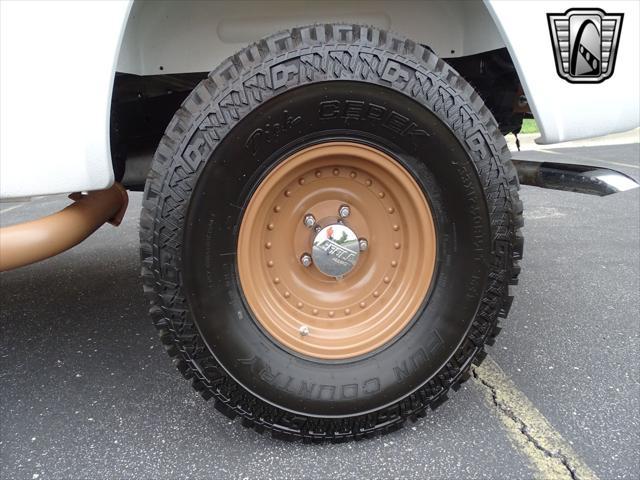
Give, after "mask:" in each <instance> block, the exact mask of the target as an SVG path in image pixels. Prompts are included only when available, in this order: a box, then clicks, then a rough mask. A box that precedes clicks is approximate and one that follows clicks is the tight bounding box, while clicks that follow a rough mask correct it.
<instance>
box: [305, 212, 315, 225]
mask: <svg viewBox="0 0 640 480" xmlns="http://www.w3.org/2000/svg"><path fill="white" fill-rule="evenodd" d="M315 224H316V219H315V217H314V216H313V215H311V214H310V213H308V214H306V215H305V216H304V226H305V227H307V228H313V226H314V225H315Z"/></svg>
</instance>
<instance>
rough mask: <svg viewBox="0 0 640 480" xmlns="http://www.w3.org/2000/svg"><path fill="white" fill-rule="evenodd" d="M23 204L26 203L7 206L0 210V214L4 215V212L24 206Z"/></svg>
mask: <svg viewBox="0 0 640 480" xmlns="http://www.w3.org/2000/svg"><path fill="white" fill-rule="evenodd" d="M23 206H24V203H20V204H18V205H14V206H13V207H7V208H5V209H3V210H0V215H2V214H3V213H7V212H10V211H11V210H15V209H16V208H20V207H23Z"/></svg>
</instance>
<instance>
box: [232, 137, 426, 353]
mask: <svg viewBox="0 0 640 480" xmlns="http://www.w3.org/2000/svg"><path fill="white" fill-rule="evenodd" d="M344 206H348V212H345V211H343V212H342V213H348V216H346V217H345V218H342V217H341V216H340V209H341V207H344ZM308 215H312V216H313V217H314V219H315V221H316V223H315V225H314V226H313V227H311V226H310V225H305V217H307V216H308ZM342 225H344V226H346V227H347V229H346V230H347V231H350V232H353V233H355V234H356V235H357V237H358V238H359V239H366V244H365V245H362V246H363V247H366V249H364V251H358V252H357V253H356V254H354V255H351V256H352V257H353V256H357V259H356V260H355V264H354V265H353V266H352V267H351V265H349V267H351V268H352V269H351V270H350V271H349V272H348V273H345V274H344V275H342V276H340V275H330V274H327V272H324V273H323V271H321V270H320V268H318V266H316V265H315V263H314V262H312V263H311V264H310V265H308V266H305V265H303V262H301V258H302V256H303V255H304V254H305V253H308V254H311V251H312V246H313V241H314V237H316V236H317V235H318V231H319V230H321V229H323V228H324V229H325V230H327V227H329V226H334V227H336V228H335V229H336V230H337V229H339V228H340V226H342ZM310 227H311V228H310ZM329 232H331V230H329ZM342 237H344V238H346V235H344V234H343V236H342ZM323 238H324V237H323ZM329 238H330V239H331V240H334V239H333V237H329ZM338 241H339V240H338ZM338 241H336V242H338ZM336 242H331V243H332V246H331V249H332V250H333V249H335V250H337V256H340V254H341V252H342V253H344V255H350V253H349V251H353V250H354V249H353V248H346V249H344V250H343V249H341V248H338V247H336V246H335V245H336ZM316 243H318V242H316ZM356 248H357V247H356ZM345 250H346V251H345ZM237 253H238V268H239V276H240V284H241V286H242V290H243V292H244V295H245V298H246V301H247V303H248V306H249V307H250V309H251V311H252V312H253V314H254V315H255V318H256V319H257V320H258V322H259V323H260V324H261V325H262V326H263V327H264V329H265V330H266V331H267V332H269V334H271V336H272V337H273V338H274V339H276V340H277V341H278V342H279V343H280V344H282V345H284V346H285V347H287V348H289V349H291V350H294V351H296V352H298V353H301V354H304V355H308V356H310V357H317V358H323V359H344V358H350V357H355V356H358V355H362V354H365V353H368V352H371V351H372V350H374V349H376V348H378V347H381V346H383V345H384V344H386V343H387V342H389V341H390V340H391V339H392V338H394V337H395V336H396V335H397V334H398V333H400V332H401V331H402V329H403V328H404V327H405V326H406V325H407V324H408V323H409V322H410V321H411V319H412V318H413V316H414V315H415V314H416V312H417V311H418V308H419V307H420V305H421V304H422V302H423V301H424V299H425V296H426V294H427V291H428V289H429V285H430V283H431V279H432V277H433V271H434V266H435V258H436V237H435V228H434V222H433V218H432V215H431V211H430V209H429V205H428V204H427V201H426V199H425V197H424V194H423V193H422V191H421V189H420V187H419V186H418V184H417V183H416V181H415V180H414V179H413V178H412V176H411V175H410V174H409V172H407V171H406V170H405V169H404V167H402V166H401V165H400V164H399V163H398V162H397V161H396V160H394V159H393V158H391V157H390V156H389V155H387V154H385V153H384V152H382V151H380V150H378V149H376V148H373V147H369V146H366V145H362V144H358V143H351V142H328V143H323V144H319V145H314V146H312V147H309V148H306V149H304V150H302V151H299V152H297V153H295V154H293V155H291V156H290V157H288V158H287V159H285V160H284V161H282V162H281V163H280V164H279V165H278V166H277V167H276V168H274V169H273V170H272V171H271V172H270V173H269V174H268V175H267V176H266V178H264V179H263V181H262V182H261V183H260V185H259V186H258V188H257V189H256V191H255V192H254V194H253V196H252V198H251V200H250V202H249V205H248V207H247V209H246V211H245V214H244V217H243V220H242V224H241V228H240V234H239V241H238V252H237ZM332 253H333V254H334V256H336V255H335V254H336V252H335V251H334V252H332ZM332 258H333V257H332ZM337 261H338V262H340V261H341V259H340V258H338V260H337ZM325 270H326V269H325Z"/></svg>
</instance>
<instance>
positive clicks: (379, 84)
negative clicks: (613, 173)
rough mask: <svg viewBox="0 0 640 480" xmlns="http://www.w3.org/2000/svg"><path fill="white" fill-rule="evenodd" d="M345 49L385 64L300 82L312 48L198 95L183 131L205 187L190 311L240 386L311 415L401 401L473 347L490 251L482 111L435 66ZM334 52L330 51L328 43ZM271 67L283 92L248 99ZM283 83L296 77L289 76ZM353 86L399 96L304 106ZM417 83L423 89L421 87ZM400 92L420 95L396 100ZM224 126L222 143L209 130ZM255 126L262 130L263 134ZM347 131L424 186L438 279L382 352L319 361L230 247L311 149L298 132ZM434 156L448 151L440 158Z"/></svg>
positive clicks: (191, 252)
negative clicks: (292, 346)
mask: <svg viewBox="0 0 640 480" xmlns="http://www.w3.org/2000/svg"><path fill="white" fill-rule="evenodd" d="M325 50H327V47H325ZM343 51H344V52H347V53H349V54H350V55H351V56H353V55H355V54H360V58H362V53H367V54H371V55H373V54H374V53H375V55H377V57H378V58H379V59H380V62H381V63H380V67H379V69H378V70H377V72H380V73H379V74H377V73H376V72H374V71H371V72H370V73H369V75H368V76H367V77H366V78H362V76H361V75H358V74H357V69H355V70H353V69H349V68H343V69H342V70H340V72H339V74H338V75H336V72H335V70H333V71H331V70H330V69H329V70H328V72H326V73H324V74H322V73H321V72H316V74H315V75H314V77H313V79H312V80H310V81H309V80H307V81H304V82H301V80H300V77H301V76H302V75H300V73H299V74H298V75H292V74H291V72H292V71H294V70H293V69H294V67H295V66H296V65H297V66H298V72H300V71H301V68H302V65H304V61H303V60H301V56H302V55H303V53H300V55H298V56H297V57H296V56H295V55H294V54H291V53H290V54H289V57H288V59H287V61H286V62H282V63H280V64H275V63H274V62H271V63H269V62H267V63H266V64H265V66H264V68H263V69H257V68H256V69H255V70H252V71H251V72H250V73H249V74H247V75H246V76H245V77H243V78H238V79H237V80H236V81H235V82H234V83H233V84H232V85H231V86H230V87H228V88H227V90H226V91H223V92H219V94H218V95H217V96H216V97H215V98H216V100H215V101H212V99H207V98H206V95H200V97H201V98H200V101H201V103H200V104H199V105H197V106H198V108H199V112H198V115H197V119H196V120H195V121H194V122H193V123H192V124H191V125H190V126H189V129H188V131H187V132H185V135H184V141H183V143H182V144H181V147H180V151H181V154H180V158H181V159H182V160H183V161H184V162H186V163H187V164H188V165H191V166H193V167H194V168H193V173H192V174H191V175H190V178H189V180H190V182H191V183H192V184H194V185H195V187H194V191H193V192H192V193H191V196H190V199H189V211H188V216H187V219H186V222H185V225H183V226H182V228H183V232H184V238H183V241H184V247H183V255H182V258H183V261H182V265H183V273H182V275H183V280H184V282H185V294H186V296H187V299H188V301H189V306H190V311H191V314H192V315H193V320H194V321H195V323H196V324H197V326H198V329H199V331H200V333H201V335H202V337H203V339H204V341H205V343H206V344H207V345H208V347H209V350H210V352H211V354H212V355H213V356H214V357H215V359H216V360H217V362H218V363H219V364H220V365H221V366H222V367H223V368H224V369H225V371H226V372H227V373H228V374H229V375H230V376H231V377H232V378H233V379H234V380H235V381H237V382H238V383H239V384H240V385H242V386H243V387H244V388H245V389H246V390H248V391H249V392H250V393H251V394H252V395H254V396H255V397H258V398H260V399H262V400H264V401H266V402H268V403H270V404H272V405H275V406H277V407H278V408H282V409H284V410H288V411H293V412H297V413H300V414H303V415H307V416H322V417H332V416H351V415H359V414H363V413H367V412H370V411H374V410H376V409H380V408H383V407H384V406H386V405H389V404H392V403H394V402H397V401H399V400H400V399H402V398H405V397H406V396H408V395H410V394H411V393H412V392H415V391H416V390H418V389H419V388H421V387H423V386H424V385H425V384H426V383H427V382H429V381H430V380H433V379H434V377H435V376H436V374H438V372H440V371H441V370H442V368H443V366H445V365H446V364H447V362H449V361H450V359H451V357H452V356H453V355H454V353H455V352H456V351H459V350H460V349H461V348H462V347H463V345H462V344H463V341H464V340H465V338H466V336H467V332H468V331H469V329H470V327H471V325H472V323H473V321H474V318H475V317H476V313H477V310H478V307H479V305H480V303H481V300H482V297H483V292H484V290H485V287H486V281H487V278H488V276H489V272H490V263H491V261H490V253H491V251H492V250H493V248H492V245H491V238H492V234H491V219H490V216H489V214H488V210H487V205H486V201H485V195H484V191H483V188H482V179H481V177H480V176H479V175H478V164H480V163H481V160H482V156H483V153H484V152H485V150H483V149H489V148H490V147H489V146H488V142H486V138H487V135H486V132H484V131H483V129H484V127H483V126H482V125H481V123H480V122H474V121H473V118H474V116H475V113H474V112H473V110H472V108H471V107H470V106H469V105H468V104H466V103H465V102H463V101H462V98H461V97H456V95H455V90H454V89H453V88H452V87H451V86H450V85H449V84H448V83H446V82H444V81H443V80H442V79H441V78H440V77H438V76H437V75H435V74H433V73H432V72H430V71H429V70H428V69H426V68H424V66H420V65H416V64H409V63H410V62H406V61H404V62H403V61H402V60H401V59H398V58H397V57H395V58H393V59H391V58H389V57H390V56H389V55H388V54H386V53H381V52H380V51H377V52H373V49H371V48H370V47H367V46H364V45H363V46H358V47H357V48H356V47H354V46H351V47H348V48H347V47H345V49H344V50H343ZM334 52H335V50H334ZM323 53H324V55H325V56H326V57H327V58H332V57H331V55H330V54H329V53H328V52H327V51H325V52H323ZM296 62H297V63H296ZM383 65H384V66H383ZM282 72H285V74H284V77H283V73H282ZM409 73H411V75H409ZM260 74H262V75H267V77H266V78H271V87H272V88H270V89H269V91H268V92H265V93H264V94H263V96H262V98H261V99H260V101H258V100H257V99H256V98H255V97H252V96H251V95H249V94H247V88H246V85H247V84H249V83H251V79H252V78H253V79H255V78H257V77H258V76H259V75H260ZM420 75H424V78H425V79H429V82H430V85H431V87H430V89H431V90H432V92H431V95H430V96H428V95H427V94H426V91H425V89H424V88H423V89H421V90H419V91H418V90H412V89H410V88H408V86H407V82H406V81H404V80H403V79H404V78H406V77H408V76H409V77H411V76H412V77H413V78H419V76H420ZM279 78H280V79H281V78H285V79H286V81H285V82H284V83H283V84H279V83H278V82H277V81H276V80H277V79H279ZM354 81H355V82H359V84H361V85H363V86H372V87H375V88H380V89H382V90H384V89H386V90H388V91H389V92H393V94H391V93H389V94H388V95H377V96H373V95H369V96H367V94H365V93H364V92H363V90H364V89H358V88H351V89H349V88H345V89H344V92H343V93H344V95H342V96H341V98H336V95H337V94H336V92H335V91H332V92H329V93H328V94H327V95H326V99H325V100H323V101H325V102H338V103H337V104H336V103H334V104H333V105H334V106H335V105H338V107H337V108H338V111H339V112H342V113H343V114H340V115H336V116H334V117H333V118H321V117H322V112H323V111H324V113H327V109H333V110H335V109H334V108H333V107H325V108H324V110H323V107H322V106H320V105H317V106H316V108H302V109H301V108H300V101H299V99H300V98H304V97H305V95H304V94H302V93H303V92H302V90H303V89H305V88H307V87H309V86H311V87H310V88H319V89H322V88H323V84H325V82H326V84H328V85H337V84H340V83H341V82H344V86H345V87H347V83H348V82H354ZM425 81H426V80H425ZM301 85H305V86H301ZM349 85H350V86H351V87H353V84H351V83H349ZM243 87H244V88H243ZM425 88H426V87H425ZM382 90H381V91H382ZM242 91H243V92H244V94H241V93H240V92H242ZM414 91H415V92H418V93H421V95H420V94H416V95H411V93H412V92H414ZM291 92H293V94H292V95H291V96H290V98H288V97H287V93H291ZM234 93H235V96H234ZM267 94H270V96H268V95H267ZM310 96H312V97H313V95H310ZM397 96H400V97H397ZM202 97H204V98H202ZM272 97H275V98H273V99H272V100H271V98H272ZM396 98H405V99H407V100H409V102H408V103H402V102H396V100H395V99H396ZM192 100H193V99H192ZM316 100H317V99H316ZM347 100H349V101H353V102H365V103H367V102H368V103H369V104H372V103H375V104H376V105H379V106H382V107H383V108H385V109H386V114H385V115H387V117H385V118H386V123H385V121H384V120H383V121H380V122H378V123H377V124H376V123H375V122H372V121H371V119H368V120H366V121H361V122H359V121H358V120H357V119H353V118H352V119H346V117H345V115H344V112H345V111H346V110H345V108H346V107H344V105H345V101H347ZM400 103H402V105H400ZM316 104H317V102H316ZM448 104H450V105H448ZM329 105H331V104H329ZM340 105H342V106H340ZM195 106H196V105H192V108H193V107H195ZM445 107H448V108H447V109H446V110H449V111H451V110H452V109H457V110H458V114H457V115H455V117H454V118H452V116H451V115H443V108H445ZM434 112H435V113H434ZM394 113H395V114H396V116H395V117H394V116H393V114H394ZM464 113H466V114H467V117H466V120H465V117H464ZM418 117H420V118H419V119H418ZM407 119H408V120H407ZM321 121H322V122H324V124H325V132H324V133H328V134H327V135H325V136H324V137H318V136H317V134H316V133H317V129H315V126H316V125H317V124H318V123H319V122H321ZM465 121H466V123H467V125H465ZM394 122H395V123H394ZM456 122H457V123H458V125H456ZM216 124H217V125H218V126H217V127H216V126H215V125H216ZM412 124H415V125H416V126H415V127H413V128H414V131H415V130H421V131H424V132H426V133H427V134H428V135H424V136H423V135H410V136H407V135H406V131H407V130H406V129H407V128H408V126H411V125H412ZM456 126H457V130H456ZM213 131H215V136H216V137H218V138H219V139H218V140H216V139H215V138H214V137H212V136H211V132H213ZM258 131H262V132H263V133H261V134H258V135H257V137H256V133H255V132H258ZM314 132H316V133H314ZM403 132H405V134H404V135H403ZM461 134H462V138H464V139H465V140H464V141H461V138H460V136H461ZM252 135H253V137H252ZM314 135H316V138H314ZM340 135H348V136H349V138H352V139H353V138H355V139H357V140H359V141H362V142H367V141H372V142H373V143H376V142H381V143H383V144H384V147H386V148H387V149H388V150H393V151H392V152H390V153H392V154H393V155H394V156H395V158H397V159H398V160H399V161H400V162H401V163H402V164H403V165H404V166H405V167H407V168H408V170H409V171H411V173H412V174H413V175H414V178H416V180H417V181H418V183H419V184H420V185H421V186H422V187H423V188H424V190H425V192H426V195H427V197H428V200H429V203H430V205H431V209H432V211H433V212H434V216H435V221H436V229H437V232H438V257H437V265H436V271H437V274H436V277H434V281H433V285H432V289H431V291H430V294H429V295H428V298H427V299H425V302H424V304H423V306H422V307H421V309H420V312H419V314H418V315H417V316H416V318H415V319H414V321H413V322H412V323H411V324H410V325H409V326H408V327H407V328H406V329H405V331H403V332H402V333H401V334H400V335H399V336H398V337H396V339H395V340H394V342H392V344H390V345H387V346H386V347H385V348H383V349H380V350H379V351H377V352H376V354H375V356H365V357H364V358H361V359H354V360H353V361H348V362H344V361H343V362H320V361H317V360H312V359H308V358H303V357H301V356H298V355H292V354H291V352H288V351H286V350H285V349H284V348H282V347H281V346H279V345H278V344H276V343H275V342H274V341H273V340H272V339H271V338H270V337H269V336H268V335H266V334H265V333H264V331H263V330H262V329H261V328H260V327H259V324H258V322H257V321H255V319H254V318H253V316H252V314H251V311H250V309H248V308H247V305H246V302H245V301H244V298H243V295H242V289H241V287H240V286H239V282H238V276H237V268H236V262H235V256H234V255H220V253H228V252H235V242H236V240H237V235H238V231H239V226H240V222H241V220H242V213H243V210H244V207H245V206H246V203H247V201H248V199H249V198H250V194H251V191H252V190H253V188H255V185H256V183H257V181H259V179H260V178H261V177H263V176H264V175H265V174H266V173H267V172H268V171H269V170H270V169H271V168H273V166H274V165H276V164H277V163H278V161H280V159H281V158H283V156H286V154H287V153H290V152H291V151H294V150H295V149H296V148H300V147H301V145H300V144H299V140H300V138H301V137H308V140H311V141H318V140H320V139H322V138H336V137H337V138H344V137H340ZM252 138H253V141H252V140H251V139H252ZM256 138H258V139H260V140H259V141H257V140H256ZM469 139H471V140H469ZM485 143H486V145H485ZM378 144H379V143H378ZM231 145H235V147H232V146H231ZM479 147H482V148H479ZM234 149H236V151H235V152H232V150H234ZM238 149H239V150H240V151H237V150H238ZM434 151H435V152H436V153H438V152H439V153H442V152H449V153H448V155H442V154H440V155H434V154H433V152H434ZM486 151H487V152H488V151H489V150H486ZM425 152H431V153H432V154H431V155H428V154H425ZM229 153H235V154H233V155H229ZM452 159H453V161H452ZM196 179H197V184H196V183H195V180H196ZM212 192H215V194H213V193H212ZM221 206H223V207H222V208H221Z"/></svg>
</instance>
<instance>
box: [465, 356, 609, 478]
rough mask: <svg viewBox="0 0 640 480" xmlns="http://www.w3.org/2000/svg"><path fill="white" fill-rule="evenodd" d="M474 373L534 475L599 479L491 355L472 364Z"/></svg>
mask: <svg viewBox="0 0 640 480" xmlns="http://www.w3.org/2000/svg"><path fill="white" fill-rule="evenodd" d="M473 376H474V378H475V380H476V384H477V385H479V386H480V387H481V388H482V390H483V392H484V396H485V400H486V401H487V404H488V405H489V406H490V407H491V409H493V410H495V411H496V412H497V414H498V417H499V418H500V420H501V421H502V423H503V424H504V426H505V427H506V430H507V433H508V434H509V438H510V439H511V440H512V443H513V444H514V446H515V447H516V448H517V449H518V450H519V451H520V452H521V453H523V454H524V455H525V457H526V458H527V459H528V460H529V462H530V463H531V466H532V467H533V468H534V469H535V470H536V471H537V475H536V478H554V479H556V478H558V479H565V478H566V479H571V480H575V479H579V480H597V479H598V477H597V476H596V474H595V473H594V472H593V471H592V470H591V469H590V468H589V467H588V466H587V464H586V463H585V462H584V461H582V460H581V459H580V458H579V457H578V455H577V454H576V452H574V451H573V449H572V448H571V446H570V445H569V442H567V441H566V440H565V439H564V438H563V437H562V435H560V433H558V432H557V431H556V430H555V429H554V428H553V426H552V425H551V424H550V423H549V421H548V420H547V419H546V418H545V417H544V415H542V413H540V411H538V409H537V408H536V407H535V406H534V405H533V403H531V401H530V400H529V399H528V398H527V397H526V395H525V394H524V393H522V392H521V391H520V390H519V389H518V387H516V385H515V384H514V383H513V382H512V381H511V380H510V379H509V378H508V377H507V375H506V374H505V373H504V372H503V371H502V369H501V368H500V366H499V365H498V364H497V363H496V362H495V361H493V360H492V359H491V357H487V358H485V360H484V362H483V363H482V365H480V366H479V367H474V369H473Z"/></svg>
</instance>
